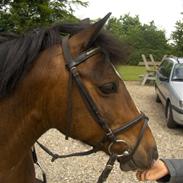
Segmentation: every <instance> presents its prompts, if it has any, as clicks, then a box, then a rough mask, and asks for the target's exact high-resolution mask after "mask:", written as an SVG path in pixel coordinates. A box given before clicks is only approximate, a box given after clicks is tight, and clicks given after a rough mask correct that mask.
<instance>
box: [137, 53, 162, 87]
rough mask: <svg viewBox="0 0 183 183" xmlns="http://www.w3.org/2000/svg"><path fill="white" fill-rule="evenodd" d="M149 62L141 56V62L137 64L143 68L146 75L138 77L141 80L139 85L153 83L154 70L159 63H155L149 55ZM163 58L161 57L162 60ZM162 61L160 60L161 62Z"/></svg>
mask: <svg viewBox="0 0 183 183" xmlns="http://www.w3.org/2000/svg"><path fill="white" fill-rule="evenodd" d="M149 58H150V60H147V58H146V56H145V55H144V54H142V60H143V62H139V64H138V65H140V66H145V68H146V73H145V74H144V75H139V77H140V78H141V85H145V84H146V82H147V81H155V75H156V70H157V69H158V67H159V65H160V64H161V62H160V61H155V60H154V58H153V55H152V54H149ZM164 58H165V56H164V57H163V59H164ZM163 59H162V60H163Z"/></svg>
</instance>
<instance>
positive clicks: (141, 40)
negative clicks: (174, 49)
mask: <svg viewBox="0 0 183 183" xmlns="http://www.w3.org/2000/svg"><path fill="white" fill-rule="evenodd" d="M107 29H108V30H110V31H111V32H112V33H113V34H115V35H116V37H117V38H119V39H121V40H123V41H125V42H126V43H127V44H128V45H129V46H130V47H131V56H130V58H129V63H130V64H133V65H135V64H138V62H139V61H141V54H147V55H148V54H153V55H154V56H155V58H156V59H158V60H160V59H161V58H162V56H163V55H164V54H170V51H171V49H170V46H169V45H168V40H167V39H166V37H165V32H164V31H163V30H159V29H158V28H157V27H156V26H155V23H154V22H153V21H152V22H150V23H149V24H142V23H141V22H140V20H139V17H138V16H135V17H131V16H130V15H129V14H126V15H124V16H121V17H120V18H119V19H117V18H114V17H113V18H111V19H110V20H109V22H108V25H107Z"/></svg>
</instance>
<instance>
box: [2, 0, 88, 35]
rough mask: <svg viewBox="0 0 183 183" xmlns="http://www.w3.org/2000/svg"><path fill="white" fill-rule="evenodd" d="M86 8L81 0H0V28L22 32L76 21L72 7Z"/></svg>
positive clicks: (85, 3)
mask: <svg viewBox="0 0 183 183" xmlns="http://www.w3.org/2000/svg"><path fill="white" fill-rule="evenodd" d="M76 5H81V6H87V2H86V1H85V2H84V1H82V0H31V1H30V0H1V1H0V28H1V29H2V30H3V31H13V32H22V31H25V30H27V29H30V28H34V27H38V26H47V25H49V24H51V23H55V22H62V21H69V22H72V21H76V20H77V18H76V17H75V16H73V11H74V9H73V7H74V6H76Z"/></svg>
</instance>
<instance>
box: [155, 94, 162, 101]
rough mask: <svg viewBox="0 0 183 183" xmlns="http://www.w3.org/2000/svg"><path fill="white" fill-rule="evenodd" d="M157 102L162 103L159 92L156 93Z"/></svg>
mask: <svg viewBox="0 0 183 183" xmlns="http://www.w3.org/2000/svg"><path fill="white" fill-rule="evenodd" d="M156 102H157V103H161V100H160V98H159V95H158V94H156Z"/></svg>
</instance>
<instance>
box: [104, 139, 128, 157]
mask: <svg viewBox="0 0 183 183" xmlns="http://www.w3.org/2000/svg"><path fill="white" fill-rule="evenodd" d="M115 143H123V144H125V145H127V146H128V144H127V142H126V141H124V140H116V141H115V142H111V143H110V144H109V146H108V152H109V154H110V155H112V154H115V155H116V156H117V157H123V156H129V155H130V152H129V150H125V151H123V153H121V154H116V153H115V152H112V146H113V145H114V144H115ZM128 147H129V146H128Z"/></svg>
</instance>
